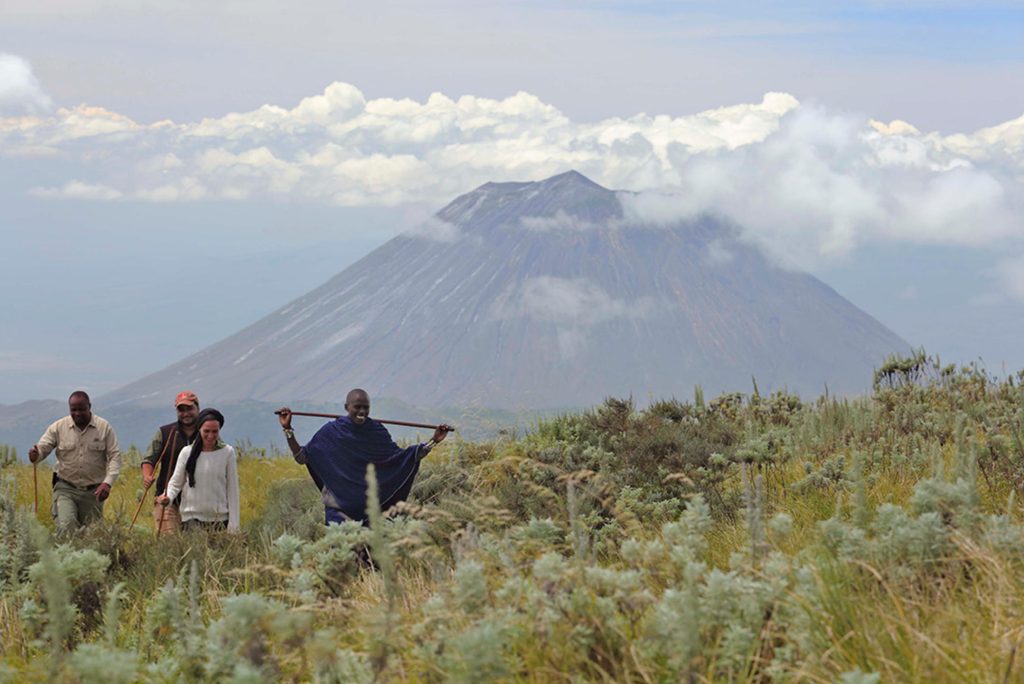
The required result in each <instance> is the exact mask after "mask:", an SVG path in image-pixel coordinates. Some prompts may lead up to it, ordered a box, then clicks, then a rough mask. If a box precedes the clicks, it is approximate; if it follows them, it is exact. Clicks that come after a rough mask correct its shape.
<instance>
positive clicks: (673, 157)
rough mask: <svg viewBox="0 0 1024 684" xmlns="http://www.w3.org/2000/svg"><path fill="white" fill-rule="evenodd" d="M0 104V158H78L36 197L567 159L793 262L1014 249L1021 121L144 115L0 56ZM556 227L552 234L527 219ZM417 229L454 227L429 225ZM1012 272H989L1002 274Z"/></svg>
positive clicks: (476, 178) (323, 102)
mask: <svg viewBox="0 0 1024 684" xmlns="http://www.w3.org/2000/svg"><path fill="white" fill-rule="evenodd" d="M0 105H2V106H3V108H4V109H3V110H2V113H3V114H5V115H6V116H5V117H4V118H0V156H2V157H6V158H8V159H13V160H17V159H19V158H22V157H34V158H43V159H46V158H52V159H53V160H54V161H53V163H54V164H55V165H63V166H61V167H60V168H74V169H75V172H74V173H73V175H71V176H70V177H65V178H63V179H62V180H59V181H57V182H56V183H55V184H54V185H52V186H41V187H35V188H33V189H32V190H31V193H32V194H33V195H35V196H36V197H40V198H46V199H61V198H64V199H76V200H92V201H119V202H124V201H143V202H157V203H159V202H182V201H198V200H214V199H216V200H237V201H247V200H256V199H258V200H272V201H279V202H294V203H328V204H334V205H342V206H360V205H398V204H404V203H409V202H425V203H428V204H430V205H432V206H440V204H442V203H444V202H446V201H448V200H450V199H451V198H453V197H454V196H456V195H458V194H459V193H462V192H465V191H467V190H469V189H471V188H473V187H475V186H477V185H479V184H481V183H484V182H487V181H505V180H532V179H541V178H544V177H547V176H549V175H553V174H555V173H559V172H563V171H566V170H568V169H576V170H578V171H580V172H582V173H583V174H585V175H587V176H589V177H590V178H592V179H594V180H595V181H597V182H599V183H601V184H602V185H605V186H606V187H610V188H615V189H621V190H629V191H633V192H636V193H638V194H635V195H629V196H626V195H624V200H623V201H624V205H625V209H626V212H627V216H628V217H629V218H633V219H639V220H643V221H647V222H668V221H676V220H680V219H687V218H692V217H696V216H699V215H702V214H707V213H711V214H715V215H718V216H721V217H723V218H725V219H727V220H729V221H732V222H734V223H735V224H737V225H738V226H740V227H741V230H742V231H743V234H744V235H746V236H747V237H748V238H749V239H750V240H752V241H754V242H757V243H758V244H760V245H761V246H763V247H764V248H765V249H766V250H767V251H768V252H769V253H771V254H773V255H775V256H776V257H777V258H779V259H780V260H783V261H785V262H787V263H790V264H792V265H794V266H801V267H807V266H808V265H811V264H814V263H819V262H820V261H821V260H822V259H841V258H843V257H844V256H846V255H848V254H850V253H851V252H853V251H854V250H855V249H856V248H857V247H858V246H860V245H862V244H865V243H868V242H886V241H896V242H910V243H917V244H937V245H958V246H967V247H993V246H997V245H998V246H999V247H1000V249H1002V250H1009V251H1010V254H1003V255H1001V256H1002V257H1004V258H1007V259H1009V258H1010V257H1012V256H1013V255H1014V254H1019V253H1024V235H1022V234H1024V200H1022V197H1024V195H1022V192H1021V191H1022V186H1024V116H1022V117H1020V118H1018V119H1015V120H1012V121H1008V122H1005V123H1002V124H999V125H996V126H993V127H991V128H985V129H982V130H978V131H975V132H971V133H958V134H953V135H942V134H939V133H923V132H921V131H919V130H918V129H917V128H915V127H914V126H913V125H912V124H910V123H907V122H904V121H892V122H889V123H881V122H876V121H871V120H869V119H868V118H867V117H862V116H857V115H852V114H848V113H842V112H835V111H830V110H828V109H825V108H822V107H819V106H815V105H813V104H810V105H809V104H801V103H800V102H798V101H797V100H796V99H795V98H794V97H792V96H791V95H787V94H785V93H768V94H766V95H765V96H764V97H763V98H762V100H761V101H760V102H758V103H752V104H739V105H733V106H727V107H721V108H718V109H712V110H708V111H704V112H699V113H696V114H692V115H688V116H668V115H649V114H636V115H634V116H631V117H627V118H610V119H604V120H601V121H596V122H577V121H572V120H570V119H569V118H568V117H566V116H565V115H564V114H563V113H561V112H560V111H559V110H558V109H556V108H555V107H553V106H551V105H549V104H546V103H545V102H543V101H541V100H540V99H539V98H537V97H535V96H533V95H530V94H529V93H525V92H520V93H517V94H515V95H512V96H510V97H507V98H505V99H500V100H498V99H487V98H480V97H473V96H468V95H467V96H463V97H460V98H458V99H452V98H450V97H447V96H445V95H443V94H440V93H435V94H433V95H431V96H430V97H428V98H427V99H426V101H423V102H419V101H414V100H410V99H390V98H380V99H372V100H367V99H366V97H365V96H364V95H363V93H362V92H360V91H359V89H357V88H356V87H355V86H352V85H350V84H346V83H332V84H331V85H329V86H328V87H327V88H326V89H325V90H324V92H323V93H322V94H319V95H315V96H312V97H307V98H305V99H303V100H302V101H301V102H299V103H298V104H297V105H296V106H294V107H292V108H285V107H280V106H276V105H265V106H262V107H260V108H259V109H256V110H253V111H249V112H240V113H232V114H228V115H226V116H223V117H220V118H210V119H203V120H201V121H198V122H192V123H176V122H173V121H169V120H163V121H157V122H155V123H150V124H144V123H139V122H136V121H133V120H131V119H129V118H128V117H126V116H123V115H121V114H119V113H117V112H113V111H110V110H107V109H104V108H103V107H98V106H91V105H85V104H82V105H78V106H74V107H64V108H60V109H56V110H54V109H53V108H52V103H50V102H49V98H47V97H46V95H45V93H43V92H42V90H41V89H40V88H39V86H38V83H37V82H36V81H35V79H34V77H33V76H32V74H31V71H30V70H28V65H27V64H26V63H25V62H24V60H20V59H19V58H17V57H12V56H9V55H7V56H2V57H0ZM12 108H13V109H12ZM69 162H70V163H69ZM53 176H55V177H58V178H59V173H58V174H53ZM556 223H557V222H556ZM556 227H565V226H561V225H560V224H559V225H558V226H555V225H548V224H547V223H537V224H536V225H534V224H530V225H524V228H525V229H528V230H548V229H552V228H556ZM571 227H572V228H574V229H585V228H586V226H577V225H573V226H571ZM421 232H422V233H423V234H424V235H425V236H428V237H432V238H434V239H441V240H454V239H457V237H458V236H457V235H456V234H454V233H452V232H451V231H450V230H449V229H448V228H446V227H445V226H436V225H426V226H424V227H423V228H422V229H421ZM715 258H718V259H725V258H727V255H725V254H718V255H716V256H715ZM1022 258H1024V257H1022ZM1006 263H1007V264H1015V263H1017V262H1015V261H1013V260H1012V259H1010V260H1009V261H1007V262H1006ZM1016 271H1017V267H1016V266H1012V265H1006V266H1002V267H1001V270H1000V271H999V273H1000V274H1001V277H1002V280H1003V281H1004V282H1005V283H1006V284H1007V285H1010V284H1011V283H1016V282H1018V281H1017V278H1016V277H1015V276H1013V275H1011V274H1013V273H1016ZM1013 290H1014V291H1017V290H1019V288H1013ZM1020 296H1021V297H1022V298H1024V294H1022V295H1020Z"/></svg>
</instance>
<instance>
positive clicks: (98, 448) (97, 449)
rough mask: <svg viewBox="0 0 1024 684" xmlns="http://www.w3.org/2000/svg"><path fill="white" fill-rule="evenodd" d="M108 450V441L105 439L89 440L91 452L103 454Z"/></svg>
mask: <svg viewBox="0 0 1024 684" xmlns="http://www.w3.org/2000/svg"><path fill="white" fill-rule="evenodd" d="M106 450H107V443H106V442H104V441H103V440H98V439H97V440H93V441H91V442H89V453H90V454H101V453H103V452H104V451H106Z"/></svg>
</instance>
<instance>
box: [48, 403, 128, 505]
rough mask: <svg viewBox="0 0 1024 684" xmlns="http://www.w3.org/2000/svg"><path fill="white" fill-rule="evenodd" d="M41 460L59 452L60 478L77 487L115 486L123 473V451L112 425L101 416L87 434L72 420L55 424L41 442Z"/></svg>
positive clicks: (63, 420) (69, 417)
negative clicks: (55, 450)
mask: <svg viewBox="0 0 1024 684" xmlns="http://www.w3.org/2000/svg"><path fill="white" fill-rule="evenodd" d="M37 446H38V447H39V456H40V457H41V458H46V457H47V456H49V455H50V452H51V451H53V450H54V448H56V449H57V477H59V478H60V479H62V480H65V481H67V482H69V483H71V484H73V485H75V486H76V487H87V486H91V485H96V484H99V483H101V482H105V483H106V484H108V485H111V486H113V484H114V481H115V480H116V479H117V476H118V475H119V474H120V473H121V449H120V448H118V446H117V435H116V434H114V428H112V427H110V423H108V422H107V421H105V420H103V419H102V418H100V417H99V416H97V415H94V416H93V417H92V420H91V421H89V424H88V425H86V426H85V429H84V430H80V429H79V428H78V426H77V425H75V421H73V420H72V419H71V416H64V417H63V418H61V419H60V420H57V421H54V423H53V424H52V425H50V427H48V428H46V432H44V433H43V436H42V437H40V438H39V444H37Z"/></svg>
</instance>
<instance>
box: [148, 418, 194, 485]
mask: <svg viewBox="0 0 1024 684" xmlns="http://www.w3.org/2000/svg"><path fill="white" fill-rule="evenodd" d="M198 436H199V430H196V431H195V432H193V433H192V436H191V437H189V436H187V435H186V434H185V433H184V431H183V430H182V429H181V424H180V423H177V422H174V423H168V424H167V425H161V426H160V429H159V430H157V431H156V434H155V435H153V443H152V444H151V445H150V449H149V455H148V456H146V458H144V459H142V462H143V463H148V464H150V465H151V466H153V467H154V468H156V469H157V470H158V473H157V477H156V482H155V483H154V484H155V485H156V496H160V495H161V494H163V493H164V490H166V489H167V481H168V480H169V479H171V474H173V473H174V466H175V465H176V464H177V462H178V454H179V453H181V450H182V449H184V448H185V447H186V446H188V445H190V444H192V442H194V441H196V437H198ZM158 464H159V465H158ZM175 503H177V501H176V502H175Z"/></svg>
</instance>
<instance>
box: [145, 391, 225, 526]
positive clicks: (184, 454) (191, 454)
mask: <svg viewBox="0 0 1024 684" xmlns="http://www.w3.org/2000/svg"><path fill="white" fill-rule="evenodd" d="M196 424H197V425H199V439H197V440H195V441H194V442H193V443H192V444H191V445H190V446H186V447H185V448H184V449H182V450H181V453H180V454H178V463H177V465H175V467H174V474H172V475H171V479H170V482H168V484H167V491H166V492H165V493H164V495H163V496H161V497H158V498H157V502H158V503H161V504H163V505H165V506H166V505H167V504H168V503H169V502H171V501H173V500H174V497H176V496H178V493H179V492H180V493H181V507H180V510H181V529H182V530H186V531H187V530H190V529H197V528H206V529H208V530H223V529H225V528H227V529H229V530H237V529H238V519H239V515H238V466H237V464H236V462H235V461H236V456H235V450H234V449H233V448H232V447H231V446H230V445H228V444H225V443H224V442H222V441H221V440H220V429H221V428H222V427H223V426H224V416H223V415H222V414H221V412H220V411H218V410H217V409H204V410H203V411H201V412H200V413H199V417H198V418H196Z"/></svg>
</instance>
